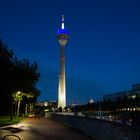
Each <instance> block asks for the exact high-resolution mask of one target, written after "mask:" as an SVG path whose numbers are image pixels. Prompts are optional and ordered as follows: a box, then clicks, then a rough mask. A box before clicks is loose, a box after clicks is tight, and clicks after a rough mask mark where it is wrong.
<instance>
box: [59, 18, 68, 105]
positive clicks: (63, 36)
mask: <svg viewBox="0 0 140 140" xmlns="http://www.w3.org/2000/svg"><path fill="white" fill-rule="evenodd" d="M68 37H69V36H68V31H67V30H66V29H65V27H64V15H63V16H62V21H61V28H60V29H59V30H58V32H57V39H58V41H59V44H60V73H59V86H58V108H59V107H62V108H64V107H65V106H66V80H65V54H64V52H65V51H64V48H65V45H66V44H67V41H68Z"/></svg>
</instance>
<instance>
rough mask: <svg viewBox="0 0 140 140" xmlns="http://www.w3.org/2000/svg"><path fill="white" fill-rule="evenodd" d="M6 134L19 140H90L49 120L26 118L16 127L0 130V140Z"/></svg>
mask: <svg viewBox="0 0 140 140" xmlns="http://www.w3.org/2000/svg"><path fill="white" fill-rule="evenodd" d="M8 134H14V135H17V136H19V137H20V139H21V140H92V138H90V137H88V136H86V135H85V134H83V133H80V132H79V131H76V130H74V129H72V128H70V127H67V126H64V125H62V124H59V123H58V122H55V121H54V120H51V119H49V118H26V119H24V120H23V121H22V122H20V123H19V124H17V125H11V126H6V127H2V128H0V140H2V137H4V136H5V135H8ZM9 140H12V139H11V138H10V139H9ZM13 140H14V139H13Z"/></svg>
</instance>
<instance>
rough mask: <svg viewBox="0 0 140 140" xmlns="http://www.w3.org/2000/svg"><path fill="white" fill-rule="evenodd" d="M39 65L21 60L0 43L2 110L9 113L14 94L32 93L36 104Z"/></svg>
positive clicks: (0, 99)
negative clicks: (20, 92) (19, 92)
mask: <svg viewBox="0 0 140 140" xmlns="http://www.w3.org/2000/svg"><path fill="white" fill-rule="evenodd" d="M39 77H40V74H39V71H38V66H37V63H36V62H34V63H32V64H31V63H30V62H29V60H28V59H25V58H24V59H22V60H19V59H18V58H17V57H15V56H14V53H13V51H12V50H9V49H8V47H7V46H6V45H5V44H4V43H3V42H2V41H0V110H2V111H9V110H10V106H11V97H12V94H13V93H14V92H17V91H22V92H25V93H32V94H33V95H34V97H33V99H30V100H28V102H35V101H36V99H37V97H38V96H39V94H40V92H39V90H38V89H37V88H36V83H37V82H38V81H39Z"/></svg>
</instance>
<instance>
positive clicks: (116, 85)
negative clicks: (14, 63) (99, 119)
mask: <svg viewBox="0 0 140 140" xmlns="http://www.w3.org/2000/svg"><path fill="white" fill-rule="evenodd" d="M0 7H1V8H0V38H2V39H3V40H4V42H5V43H6V44H7V45H8V47H9V48H11V49H12V50H13V51H14V52H15V55H16V56H17V57H18V58H23V57H25V58H28V59H29V60H30V61H31V62H33V61H37V63H38V66H39V70H40V73H41V78H40V82H39V83H38V85H37V86H38V88H39V89H40V91H41V95H40V97H39V98H38V100H40V101H44V100H57V94H58V93H57V91H58V78H59V77H58V75H59V54H60V47H59V43H58V41H57V39H56V33H57V31H58V29H59V28H60V24H61V23H60V21H61V19H60V18H61V15H62V14H64V15H65V27H66V28H67V29H68V31H69V34H70V38H69V41H68V44H67V45H66V47H65V56H66V82H67V83H66V86H67V101H68V104H70V102H71V101H73V102H74V103H86V102H87V101H88V100H89V99H90V98H93V99H95V100H99V99H101V98H102V95H104V94H108V93H113V92H118V91H123V90H129V89H130V88H131V85H132V84H135V83H140V1H139V0H138V1H135V0H131V1H130V0H0Z"/></svg>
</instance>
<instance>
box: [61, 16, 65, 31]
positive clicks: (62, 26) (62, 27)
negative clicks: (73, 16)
mask: <svg viewBox="0 0 140 140" xmlns="http://www.w3.org/2000/svg"><path fill="white" fill-rule="evenodd" d="M64 28H65V26H64V15H62V25H61V29H64Z"/></svg>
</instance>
